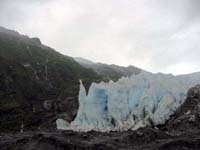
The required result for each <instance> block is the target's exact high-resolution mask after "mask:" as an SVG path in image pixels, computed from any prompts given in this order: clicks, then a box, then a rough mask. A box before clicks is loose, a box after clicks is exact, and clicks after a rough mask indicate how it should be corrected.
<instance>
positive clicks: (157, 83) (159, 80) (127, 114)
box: [57, 72, 200, 132]
mask: <svg viewBox="0 0 200 150" xmlns="http://www.w3.org/2000/svg"><path fill="white" fill-rule="evenodd" d="M197 83H200V73H194V74H189V75H181V76H173V75H171V74H162V73H158V74H152V73H149V72H141V73H140V74H138V75H133V76H131V77H130V78H128V77H126V78H125V77H122V78H121V79H119V80H118V81H117V82H113V81H110V82H109V83H105V82H101V83H98V84H97V83H92V85H91V86H90V88H89V92H88V94H86V90H85V88H84V86H83V84H82V82H80V91H79V110H78V113H77V116H76V118H75V120H74V121H73V122H71V123H70V124H68V123H66V122H65V121H64V120H62V119H58V120H57V128H58V129H62V130H75V131H83V132H87V131H90V130H97V131H102V132H107V131H123V130H128V129H133V130H135V129H138V128H140V127H145V126H156V125H159V124H164V123H165V121H166V120H167V119H169V117H170V116H171V115H172V114H173V113H174V112H175V111H176V109H177V108H178V107H179V106H180V105H181V104H182V103H183V102H184V100H185V99H186V94H187V90H188V89H189V88H190V87H192V86H194V85H196V84H197Z"/></svg>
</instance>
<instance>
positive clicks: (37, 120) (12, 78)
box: [0, 27, 102, 132]
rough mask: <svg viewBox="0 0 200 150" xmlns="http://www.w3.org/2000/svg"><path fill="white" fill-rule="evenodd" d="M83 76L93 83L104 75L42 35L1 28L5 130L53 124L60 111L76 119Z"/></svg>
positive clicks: (0, 106)
mask: <svg viewBox="0 0 200 150" xmlns="http://www.w3.org/2000/svg"><path fill="white" fill-rule="evenodd" d="M79 79H82V80H83V82H84V83H85V84H86V85H87V86H89V85H90V83H91V81H99V80H101V79H102V78H101V76H99V75H97V73H95V72H94V71H93V70H92V69H86V68H84V67H82V66H81V65H80V64H78V63H77V62H76V61H74V59H73V58H71V57H68V56H64V55H62V54H60V53H58V52H56V51H55V50H54V49H52V48H49V47H47V46H45V45H43V44H42V43H41V41H40V40H39V39H38V38H29V37H28V36H24V35H21V34H19V33H18V32H15V31H12V30H8V29H5V28H3V27H0V118H1V119H0V130H1V131H2V132H3V131H19V130H20V128H21V126H24V129H25V130H26V129H27V130H29V129H36V128H37V129H38V128H46V127H51V126H52V125H53V123H55V119H56V118H57V116H58V114H61V117H65V119H67V120H72V119H73V118H74V116H75V115H76V111H77V107H78V103H77V95H78V90H79ZM66 111H67V114H66V113H63V112H66ZM62 114H63V115H62Z"/></svg>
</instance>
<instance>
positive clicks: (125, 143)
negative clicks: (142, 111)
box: [0, 85, 200, 150]
mask: <svg viewBox="0 0 200 150" xmlns="http://www.w3.org/2000/svg"><path fill="white" fill-rule="evenodd" d="M0 149H1V150H47V149H48V150H119V149H120V150H199V149H200V85H197V86H196V87H193V88H191V89H190V90H189V91H188V97H187V99H186V101H185V103H184V104H183V105H182V106H181V107H180V108H179V109H178V110H177V112H176V114H175V115H174V116H172V117H171V119H170V120H169V121H168V122H167V123H166V124H165V125H163V126H159V127H154V128H143V129H139V130H137V131H125V132H110V133H99V132H94V131H92V132H88V133H77V132H73V131H51V132H50V131H48V132H47V131H46V132H44V131H37V132H24V133H18V134H3V133H2V134H1V135H0Z"/></svg>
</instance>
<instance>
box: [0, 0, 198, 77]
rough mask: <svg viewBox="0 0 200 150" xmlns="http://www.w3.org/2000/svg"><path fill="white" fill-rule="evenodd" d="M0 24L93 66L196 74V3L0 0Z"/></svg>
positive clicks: (168, 0)
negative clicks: (112, 65) (132, 67)
mask: <svg viewBox="0 0 200 150" xmlns="http://www.w3.org/2000/svg"><path fill="white" fill-rule="evenodd" d="M0 26H4V27H6V28H10V29H14V30H17V31H19V32H20V33H23V34H26V35H29V36H30V37H39V38H40V39H41V41H42V42H43V43H44V44H46V45H48V46H51V47H53V48H54V49H56V50H57V51H59V52H61V53H63V54H66V55H69V56H73V57H83V58H87V59H90V60H92V61H95V62H102V63H108V64H117V65H122V66H127V65H135V66H137V67H141V68H143V69H146V70H148V71H152V72H165V73H173V74H183V73H190V72H195V71H200V0H0Z"/></svg>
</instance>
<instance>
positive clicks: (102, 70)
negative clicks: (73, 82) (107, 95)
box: [74, 57, 142, 80]
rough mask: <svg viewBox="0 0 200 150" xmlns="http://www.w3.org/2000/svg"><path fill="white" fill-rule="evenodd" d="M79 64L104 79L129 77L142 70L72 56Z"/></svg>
mask: <svg viewBox="0 0 200 150" xmlns="http://www.w3.org/2000/svg"><path fill="white" fill-rule="evenodd" d="M74 59H75V60H76V61H77V62H78V63H79V64H81V65H82V66H84V67H86V68H91V69H93V70H94V71H96V73H98V74H99V75H102V76H104V78H105V79H107V80H110V79H112V80H113V79H114V80H117V79H119V78H120V77H122V76H125V77H126V76H128V77H130V76H131V75H133V74H135V75H136V74H139V73H140V72H141V71H142V70H141V69H140V68H137V67H134V66H128V67H122V66H117V65H108V64H103V63H94V62H92V61H89V60H87V59H84V58H80V57H76V58H74Z"/></svg>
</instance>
